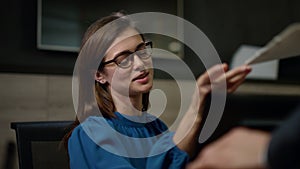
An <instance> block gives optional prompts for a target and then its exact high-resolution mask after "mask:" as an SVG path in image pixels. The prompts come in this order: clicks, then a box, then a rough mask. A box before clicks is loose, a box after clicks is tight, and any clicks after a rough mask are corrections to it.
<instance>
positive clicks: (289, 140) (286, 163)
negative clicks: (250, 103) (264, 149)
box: [268, 108, 300, 169]
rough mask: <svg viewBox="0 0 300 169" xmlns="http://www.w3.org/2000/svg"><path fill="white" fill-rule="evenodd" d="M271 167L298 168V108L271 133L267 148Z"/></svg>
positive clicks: (299, 138)
mask: <svg viewBox="0 0 300 169" xmlns="http://www.w3.org/2000/svg"><path fill="white" fill-rule="evenodd" d="M268 165H269V167H270V168H271V169H283V168H284V169H297V168H300V109H299V108H298V109H297V111H296V112H295V113H293V114H292V116H291V117H289V119H288V120H287V121H286V122H284V123H283V124H282V125H281V126H280V127H279V128H278V129H277V130H276V131H275V132H274V133H273V135H272V139H271V142H270V145H269V149H268Z"/></svg>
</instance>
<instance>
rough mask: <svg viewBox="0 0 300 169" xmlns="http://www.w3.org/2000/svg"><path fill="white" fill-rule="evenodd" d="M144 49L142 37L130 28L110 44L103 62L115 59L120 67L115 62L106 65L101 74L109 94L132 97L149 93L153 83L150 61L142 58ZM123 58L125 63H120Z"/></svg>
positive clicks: (149, 58) (147, 58)
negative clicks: (115, 93)
mask: <svg viewBox="0 0 300 169" xmlns="http://www.w3.org/2000/svg"><path fill="white" fill-rule="evenodd" d="M145 48H146V46H145V42H144V41H143V39H142V37H141V36H140V35H139V34H138V32H137V31H136V30H135V29H132V28H128V29H126V30H125V31H124V32H123V33H121V34H120V36H119V37H118V38H116V40H115V41H114V42H113V43H112V45H111V46H110V48H109V49H108V51H107V53H106V55H105V58H104V60H103V62H107V61H111V60H113V59H115V61H116V62H118V63H119V64H120V65H119V66H118V65H117V63H115V62H111V63H109V64H106V65H105V67H104V69H103V72H102V73H101V76H102V78H104V80H105V82H107V83H108V84H109V86H108V87H109V89H110V90H111V92H117V93H118V94H121V95H124V96H130V97H132V96H135V95H139V94H142V93H146V92H149V91H150V89H151V88H152V83H153V69H152V59H151V57H145V58H143V57H142V55H141V54H144V53H143V52H144V51H145V50H143V49H145ZM131 53H133V54H132V55H131V56H130V54H131ZM139 54H140V55H139ZM116 58H117V59H116ZM124 58H126V61H125V62H122V63H120V60H123V61H124ZM128 61H129V62H131V63H132V64H128V63H129V62H128ZM124 65H125V66H124Z"/></svg>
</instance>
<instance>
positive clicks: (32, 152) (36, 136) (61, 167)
mask: <svg viewBox="0 0 300 169" xmlns="http://www.w3.org/2000/svg"><path fill="white" fill-rule="evenodd" d="M71 124H72V122H71V121H51V122H50V121H43V122H12V123H11V128H12V129H14V130H15V132H16V139H17V149H18V159H19V168H20V169H48V168H49V169H66V168H68V160H67V153H66V151H65V149H64V147H63V146H62V145H61V140H62V138H63V136H64V135H65V134H66V133H67V132H68V131H69V127H70V126H71Z"/></svg>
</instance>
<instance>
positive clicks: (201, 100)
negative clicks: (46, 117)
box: [173, 64, 251, 157]
mask: <svg viewBox="0 0 300 169" xmlns="http://www.w3.org/2000/svg"><path fill="white" fill-rule="evenodd" d="M250 71H251V68H250V67H249V66H247V65H243V66H240V67H237V68H235V69H232V70H229V68H228V65H227V64H221V65H215V66H213V67H212V68H210V69H208V70H207V71H206V72H205V73H204V74H202V75H201V76H200V77H199V78H198V79H197V87H196V90H195V93H194V96H193V98H192V102H191V104H190V107H189V109H188V110H187V112H186V114H185V115H184V117H183V119H182V120H181V123H180V125H179V127H178V129H177V131H176V133H175V135H174V139H173V140H174V142H175V144H177V146H178V147H179V148H180V149H181V150H184V151H186V152H187V153H188V154H189V155H190V156H191V157H192V156H193V155H194V154H195V151H196V148H195V147H196V146H197V145H198V137H199V134H200V130H201V128H200V125H201V121H202V114H203V108H204V105H205V101H206V98H207V95H208V94H209V93H210V92H211V90H212V89H213V88H218V87H219V85H220V84H222V83H221V82H224V81H225V82H226V83H225V84H226V85H227V91H228V92H229V93H231V92H234V91H235V90H236V89H237V88H238V86H239V85H240V84H241V83H242V82H243V81H244V80H245V77H246V76H247V74H248V73H249V72H250ZM222 72H225V74H224V73H222ZM223 84H224V83H223Z"/></svg>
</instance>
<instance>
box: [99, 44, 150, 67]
mask: <svg viewBox="0 0 300 169" xmlns="http://www.w3.org/2000/svg"><path fill="white" fill-rule="evenodd" d="M151 53H152V42H151V41H148V42H143V43H141V44H139V45H138V46H137V47H136V50H135V51H134V52H132V51H129V50H126V51H123V52H121V53H119V54H118V55H117V56H115V57H114V58H113V59H112V60H109V61H106V62H102V63H101V64H100V67H104V66H105V65H107V64H110V63H115V64H116V65H117V66H119V67H120V68H128V67H130V66H132V64H133V58H134V55H137V56H138V57H139V58H140V59H141V60H147V59H149V58H150V56H151Z"/></svg>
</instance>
